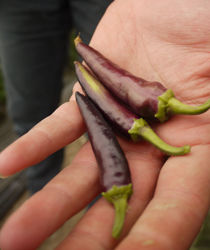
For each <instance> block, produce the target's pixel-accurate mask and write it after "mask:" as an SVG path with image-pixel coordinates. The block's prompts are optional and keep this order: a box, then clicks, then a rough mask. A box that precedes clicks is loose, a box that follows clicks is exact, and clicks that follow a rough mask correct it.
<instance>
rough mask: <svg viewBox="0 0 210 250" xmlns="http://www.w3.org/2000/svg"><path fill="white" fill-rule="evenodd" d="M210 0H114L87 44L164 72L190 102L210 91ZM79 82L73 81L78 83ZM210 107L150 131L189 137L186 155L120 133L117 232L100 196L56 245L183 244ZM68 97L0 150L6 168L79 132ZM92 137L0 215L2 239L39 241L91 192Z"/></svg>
mask: <svg viewBox="0 0 210 250" xmlns="http://www.w3.org/2000/svg"><path fill="white" fill-rule="evenodd" d="M209 12H210V3H209V1H206V0H202V1H199V2H198V1H192V0H176V1H169V0H159V1H156V0H115V1H114V3H113V4H112V5H111V6H110V8H109V9H108V11H107V12H106V14H105V16H104V17H103V18H102V20H101V22H100V24H99V26H98V28H97V30H96V32H95V34H94V36H93V39H92V41H91V45H92V46H93V47H95V48H96V49H98V50H99V51H101V52H102V53H103V54H104V55H105V56H107V57H108V58H110V59H111V60H112V61H114V62H115V63H117V64H119V65H120V66H121V67H123V68H125V69H127V70H128V71H130V72H132V73H134V74H136V75H138V76H140V77H142V78H145V79H147V80H156V81H160V82H162V83H163V84H164V85H165V86H166V87H167V88H171V89H173V91H174V93H175V94H176V96H177V97H178V98H179V99H181V100H182V101H183V102H186V103H189V104H200V103H202V102H204V101H205V100H207V99H208V98H209V96H210V84H209V80H210V79H209V78H210V74H209V72H210V64H209V63H208V61H209V60H210V54H209V51H210V16H209ZM76 88H77V87H76ZM209 120H210V113H209V112H207V113H205V114H202V115H199V116H193V117H190V116H176V117H173V118H172V119H170V121H168V122H166V123H165V124H161V125H159V126H157V127H156V131H157V132H158V134H159V135H160V137H161V138H163V139H164V140H165V141H167V142H168V143H170V144H172V145H175V146H181V145H184V144H190V145H191V146H192V150H191V153H190V154H189V155H185V156H178V157H170V158H168V159H167V161H165V158H164V156H163V155H162V153H160V152H159V151H158V150H157V149H155V148H154V147H153V146H151V145H149V144H148V143H146V142H141V143H138V144H134V143H132V142H127V141H124V140H123V139H119V140H120V143H121V145H122V147H123V149H124V151H125V153H126V156H127V159H128V161H129V165H130V169H131V176H132V182H133V188H134V193H133V195H132V197H131V199H130V201H129V209H128V213H127V217H126V222H125V227H124V231H123V234H122V237H121V239H119V240H113V239H112V238H111V228H112V223H113V217H114V210H113V207H112V206H111V205H110V204H108V203H107V202H106V201H105V200H104V199H100V200H99V201H98V202H96V204H94V206H93V207H91V208H90V209H89V210H88V212H87V213H86V214H85V216H84V217H83V218H82V219H81V221H80V222H79V223H78V225H77V226H76V227H75V229H74V230H73V232H72V233H71V234H70V235H69V236H68V237H67V238H66V240H65V241H64V242H63V243H62V244H61V245H60V246H59V247H58V249H71V250H74V249H79V250H80V249H85V250H89V249H90V250H99V249H104V250H105V249H113V248H116V249H117V250H124V249H126V250H127V249H129V250H134V249H148V248H149V249H155V250H158V249H161V250H164V249H167V250H168V249H179V250H181V249H183V250H184V249H188V248H189V247H190V245H191V243H192V241H193V239H194V238H195V236H196V235H197V233H198V232H199V229H200V227H201V224H202V222H203V220H204V218H205V215H206V213H207V211H208V208H209V197H210V168H209V157H208V156H209V153H210V146H209V143H210V136H209V135H210V125H209ZM84 130H85V128H84V123H83V121H82V118H81V116H80V113H79V110H78V107H77V105H76V103H75V101H74V98H72V99H71V100H70V102H68V103H65V104H64V105H62V106H61V107H59V108H58V109H57V110H56V111H55V112H54V113H53V114H52V115H51V116H49V117H48V118H46V119H45V120H43V121H42V122H41V123H39V124H38V125H37V126H36V127H34V128H33V129H32V130H31V131H30V132H29V133H28V134H26V135H25V136H23V137H21V138H20V139H19V140H17V141H16V142H15V143H13V144H12V145H10V146H9V147H8V148H7V149H6V150H5V151H4V152H2V153H1V155H0V173H1V174H3V175H10V174H12V173H15V172H17V171H19V170H21V169H24V168H26V167H28V166H30V165H32V164H35V163H37V162H39V161H40V160H42V159H44V158H45V157H47V156H48V155H50V154H51V153H53V152H54V151H56V150H58V149H59V148H61V147H63V146H65V145H67V144H68V143H70V142H71V141H73V140H75V139H76V138H78V137H79V136H80V135H81V134H82V133H83V132H84ZM99 192H100V185H99V181H98V168H97V164H96V161H95V158H94V155H93V153H92V150H91V147H90V144H89V143H87V144H85V145H84V146H83V147H82V149H81V150H80V152H79V153H78V155H77V156H76V157H75V159H74V160H73V162H72V164H71V166H68V167H67V168H65V169H64V170H63V171H62V172H61V173H60V174H58V175H57V176H56V177H55V178H54V179H53V180H52V181H51V182H50V183H49V184H48V185H46V187H45V188H44V189H43V190H42V191H40V192H38V193H37V194H35V195H34V196H33V197H32V198H31V199H29V200H28V201H27V202H26V203H25V204H24V205H23V206H22V207H21V208H20V209H19V210H18V211H17V212H16V213H15V214H14V215H13V216H12V217H11V218H10V219H9V220H8V222H7V223H6V224H5V226H4V227H3V229H2V232H1V235H0V246H1V247H2V249H5V250H6V249H13V250H15V249H21V250H24V249H36V248H37V247H38V246H39V244H41V242H42V241H43V240H44V239H45V238H46V237H48V236H49V235H50V234H52V233H53V232H54V231H55V230H57V228H59V227H60V226H61V225H62V224H63V223H64V222H65V221H66V220H67V219H69V218H70V217H71V216H72V215H74V214H75V213H77V212H78V211H79V210H81V209H82V208H84V207H85V206H86V205H87V204H88V203H89V202H90V201H91V200H92V199H93V198H94V197H95V196H96V195H97V194H98V193H99Z"/></svg>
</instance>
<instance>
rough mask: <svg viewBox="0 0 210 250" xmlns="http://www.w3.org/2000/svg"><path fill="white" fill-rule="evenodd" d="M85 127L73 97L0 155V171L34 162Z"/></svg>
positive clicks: (16, 168) (18, 169)
mask: <svg viewBox="0 0 210 250" xmlns="http://www.w3.org/2000/svg"><path fill="white" fill-rule="evenodd" d="M84 130H85V126H84V123H83V120H82V117H81V115H80V112H79V109H78V107H77V104H76V102H75V101H74V100H71V101H70V102H66V103H64V104H63V105H61V106H60V107H59V108H58V109H57V110H56V111H55V112H54V113H53V114H52V115H50V116H49V117H47V118H46V119H44V120H42V121H41V122H40V123H38V124H37V125H36V126H35V127H34V128H32V129H31V130H30V131H29V132H28V133H27V134H25V135H24V136H22V137H20V138H19V139H18V140H17V141H15V142H14V143H13V144H11V145H10V146H9V147H7V148H6V149H5V150H4V151H3V152H1V154H0V174H1V175H3V176H9V175H11V174H14V173H15V172H17V171H20V170H22V169H24V168H26V167H29V166H31V165H34V164H36V163H38V162H40V161H42V160H44V159H45V158H46V157H47V156H49V155H50V154H52V153H54V152H55V151H57V150H58V149H60V148H63V147H64V146H65V145H67V144H69V143H70V142H72V141H74V140H75V139H77V138H78V137H79V136H80V135H81V134H82V133H83V132H84Z"/></svg>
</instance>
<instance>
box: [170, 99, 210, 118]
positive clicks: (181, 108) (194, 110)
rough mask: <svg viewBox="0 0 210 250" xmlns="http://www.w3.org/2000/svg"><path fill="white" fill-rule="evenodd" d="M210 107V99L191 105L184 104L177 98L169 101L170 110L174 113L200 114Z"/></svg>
mask: <svg viewBox="0 0 210 250" xmlns="http://www.w3.org/2000/svg"><path fill="white" fill-rule="evenodd" d="M209 108H210V99H209V100H208V101H206V102H205V103H203V104H201V105H199V106H191V105H187V104H184V103H182V102H180V101H179V100H177V99H176V98H171V99H170V100H169V101H168V110H169V112H170V113H172V114H183V115H198V114H201V113H204V112H205V111H207V110H208V109H209Z"/></svg>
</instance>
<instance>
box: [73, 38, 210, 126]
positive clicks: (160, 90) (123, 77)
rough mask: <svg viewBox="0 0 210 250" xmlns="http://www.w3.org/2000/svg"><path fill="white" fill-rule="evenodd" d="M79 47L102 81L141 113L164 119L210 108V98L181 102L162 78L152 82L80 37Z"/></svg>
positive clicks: (197, 112)
mask: <svg viewBox="0 0 210 250" xmlns="http://www.w3.org/2000/svg"><path fill="white" fill-rule="evenodd" d="M75 47H76V50H77V52H78V53H79V54H80V56H81V57H82V58H83V59H84V61H85V62H86V64H87V65H88V66H89V67H90V69H91V70H92V71H93V72H94V74H95V75H96V76H97V78H98V79H99V80H100V81H101V83H102V84H104V85H105V86H106V87H107V88H108V89H110V90H111V91H112V93H113V94H114V95H116V96H117V97H118V98H119V99H121V100H122V101H123V102H124V103H125V104H126V105H128V106H129V107H130V108H131V109H132V111H133V112H135V113H136V114H137V115H141V116H142V117H145V118H147V119H158V120H159V121H161V122H163V121H166V120H167V119H168V118H169V117H170V116H171V115H172V114H186V115H196V114H201V113H203V112H205V111H207V110H208V109H209V108H210V99H209V100H208V101H207V102H205V103H204V104H202V105H199V106H190V105H186V104H183V103H181V102H180V101H178V100H177V99H176V98H175V97H174V93H173V91H172V90H171V89H168V90H167V89H166V88H165V87H164V86H163V85H162V84H161V83H159V82H148V81H146V80H144V79H142V78H139V77H136V76H134V75H132V74H131V73H129V72H128V71H126V70H124V69H121V68H120V67H119V66H117V65H116V64H114V63H113V62H111V61H110V60H108V59H107V58H105V57H104V56H103V55H102V54H101V53H99V52H98V51H96V50H95V49H94V48H92V47H90V46H88V45H86V44H84V43H83V42H82V41H81V39H80V37H77V38H76V39H75Z"/></svg>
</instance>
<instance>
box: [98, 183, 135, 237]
mask: <svg viewBox="0 0 210 250" xmlns="http://www.w3.org/2000/svg"><path fill="white" fill-rule="evenodd" d="M131 194H132V184H131V183H130V184H128V185H125V186H120V187H118V186H115V185H114V186H113V187H112V188H111V189H110V190H108V191H107V192H103V193H102V195H103V196H104V197H105V198H106V199H107V200H108V201H109V202H111V203H112V204H113V205H114V208H115V219H114V224H113V228H112V236H113V238H118V237H119V236H120V233H121V231H122V229H123V225H124V221H125V215H126V211H127V206H128V205H127V200H128V199H129V197H130V196H131Z"/></svg>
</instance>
